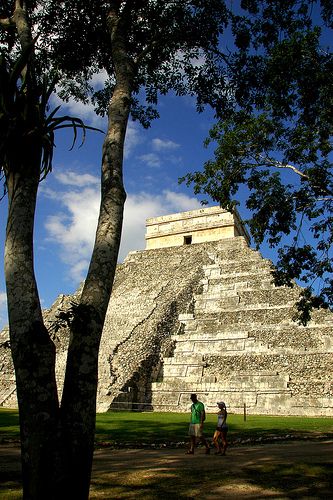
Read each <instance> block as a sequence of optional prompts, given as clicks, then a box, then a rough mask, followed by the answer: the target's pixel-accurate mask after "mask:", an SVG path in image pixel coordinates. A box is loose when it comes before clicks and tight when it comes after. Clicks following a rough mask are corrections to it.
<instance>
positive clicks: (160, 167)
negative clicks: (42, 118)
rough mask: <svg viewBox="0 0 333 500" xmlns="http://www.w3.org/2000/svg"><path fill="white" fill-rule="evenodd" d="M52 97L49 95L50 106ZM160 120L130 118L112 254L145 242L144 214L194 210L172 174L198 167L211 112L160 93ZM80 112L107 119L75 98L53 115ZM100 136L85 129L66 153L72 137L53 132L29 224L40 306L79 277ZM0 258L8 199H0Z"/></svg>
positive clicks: (0, 304)
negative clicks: (145, 122)
mask: <svg viewBox="0 0 333 500" xmlns="http://www.w3.org/2000/svg"><path fill="white" fill-rule="evenodd" d="M57 104H58V100H57V99H56V98H53V102H52V106H54V107H55V106H56V105H57ZM159 111H160V115H161V117H160V119H158V120H155V121H154V122H153V123H152V126H151V128H150V129H148V130H144V129H143V128H142V127H141V126H140V125H139V123H137V122H130V123H129V126H128V131H127V136H126V146H125V161H124V178H125V187H126V191H127V201H126V206H125V217H124V228H123V236H122V243H121V248H120V255H119V260H120V261H122V260H123V259H124V258H125V256H126V255H127V254H128V252H129V251H131V250H140V249H143V248H144V247H145V240H144V235H145V220H146V218H148V217H153V216H158V215H163V214H168V213H174V212H179V211H186V210H191V209H195V208H199V207H200V206H201V205H200V201H199V199H198V198H196V197H195V196H194V195H193V192H192V191H191V189H189V188H187V187H186V186H185V185H178V177H180V176H182V175H184V174H185V173H186V172H188V171H191V170H197V169H199V168H200V167H201V166H202V165H203V163H204V161H205V160H206V159H208V158H209V157H210V155H211V151H209V150H207V149H205V148H204V146H203V141H204V139H205V138H206V137H207V135H208V131H209V129H210V127H211V125H212V124H213V122H214V120H213V115H212V113H211V112H210V111H208V110H207V111H206V112H204V113H202V114H198V113H197V112H196V109H195V100H194V99H192V98H190V97H177V96H175V95H169V96H166V97H164V98H162V100H161V102H160V105H159ZM67 113H68V114H71V115H72V116H79V117H81V118H82V119H83V120H84V121H85V123H86V124H90V125H93V126H97V127H99V128H101V129H103V130H106V119H103V118H100V117H97V116H96V115H95V113H94V111H93V108H92V107H91V106H89V105H87V106H84V105H82V104H79V103H76V102H70V103H68V104H64V103H63V104H62V107H61V110H60V114H67ZM102 142H103V134H101V133H98V132H91V131H88V132H87V138H86V141H85V143H84V144H83V146H82V147H80V148H79V147H78V146H79V142H78V143H77V145H76V146H75V147H74V149H73V150H72V151H69V149H70V147H71V143H72V137H71V135H70V133H69V132H68V131H66V132H63V131H60V133H58V135H57V137H56V148H55V154H54V162H53V165H54V167H53V171H52V172H51V174H49V176H48V177H47V178H46V179H45V180H44V181H43V182H42V183H41V184H40V189H39V196H38V202H37V213H36V223H35V243H34V249H35V271H36V277H37V282H38V287H39V293H40V299H41V302H42V306H43V307H44V308H48V307H50V306H51V304H52V303H53V302H54V300H55V299H56V297H57V296H58V295H59V294H60V293H64V294H68V293H72V292H74V291H75V290H76V289H77V287H78V285H79V284H80V282H81V281H82V280H83V279H84V277H85V274H86V271H87V267H88V263H89V259H90V255H91V250H92V245H93V242H94V233H95V228H96V222H97V215H98V209H99V186H100V179H99V173H100V162H101V150H102ZM0 211H1V217H2V221H3V222H2V224H1V234H0V238H1V258H2V261H3V247H4V236H5V225H6V215H7V201H6V199H3V200H2V201H1V204H0ZM6 321H7V313H6V294H5V281H4V275H3V266H2V268H1V274H0V326H3V325H4V324H5V323H6Z"/></svg>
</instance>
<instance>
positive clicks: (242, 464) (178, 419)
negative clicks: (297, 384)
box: [0, 409, 333, 500]
mask: <svg viewBox="0 0 333 500" xmlns="http://www.w3.org/2000/svg"><path fill="white" fill-rule="evenodd" d="M188 421H189V415H188V414H185V413H132V412H110V413H103V414H98V415H97V422H96V448H97V451H96V454H97V459H96V461H95V462H94V463H95V471H94V472H93V478H92V484H91V494H90V498H91V499H102V498H103V499H108V498H117V499H119V500H121V499H124V500H125V499H127V500H137V499H142V500H156V499H164V498H165V499H168V498H195V497H197V496H200V497H201V498H206V497H205V495H206V493H207V492H210V494H214V496H221V495H222V498H223V495H224V492H226V491H228V492H229V493H230V494H232V497H233V498H240V497H242V496H246V497H247V495H250V496H249V498H268V497H271V496H273V497H275V498H331V497H330V492H332V490H333V475H332V470H333V469H332V460H331V457H332V454H331V453H330V452H329V453H328V454H327V453H326V455H322V454H320V457H321V459H320V460H319V459H317V458H316V457H314V458H311V453H308V450H309V446H315V445H319V444H320V445H321V446H322V445H324V446H327V445H326V444H325V441H321V442H320V443H319V442H317V443H316V442H313V443H312V442H309V443H306V445H305V446H304V442H303V443H302V441H299V442H296V441H295V442H294V443H288V442H286V443H281V444H280V443H279V444H278V445H274V444H272V445H266V446H260V445H252V444H251V446H250V447H246V446H245V447H244V446H230V453H227V457H214V454H213V453H211V456H210V457H208V458H207V457H206V456H205V455H203V451H202V450H198V452H197V453H195V455H194V456H190V457H188V456H186V455H185V453H184V450H183V449H171V448H170V449H162V450H146V449H141V450H140V449H137V448H142V447H143V446H144V445H145V444H146V445H148V446H150V445H152V444H156V445H157V447H158V445H159V444H161V445H162V443H167V444H171V446H172V444H174V446H175V444H177V443H185V442H186V443H187V442H188V437H187V429H188ZM215 422H216V416H215V415H212V414H208V415H207V420H206V423H205V434H206V436H207V437H208V438H210V437H211V436H212V434H213V431H214V428H215ZM228 422H229V429H230V433H229V442H230V444H231V445H232V444H237V442H238V441H242V442H244V443H245V444H246V443H247V441H252V440H256V439H257V440H258V439H260V438H263V439H264V440H265V439H267V440H269V439H270V438H273V437H275V438H276V437H278V438H279V437H280V438H282V440H283V438H285V437H287V436H291V437H300V438H306V437H320V436H327V437H329V438H331V439H332V438H333V418H302V417H268V416H258V415H248V417H247V420H246V421H245V422H244V419H243V416H242V415H234V414H231V415H229V417H228ZM18 423H19V417H18V412H17V411H15V410H7V409H0V444H1V443H3V444H5V443H8V442H9V443H10V442H11V441H14V444H15V446H14V447H13V446H11V445H9V446H7V447H6V446H3V448H2V452H3V456H2V468H1V467H0V498H5V499H6V500H7V499H8V500H19V499H21V498H22V490H21V475H20V467H19V460H18V457H19V453H18V449H17V445H18V443H19V427H18ZM291 445H292V446H294V445H298V446H303V448H302V454H301V456H299V458H297V459H293V458H292V457H293V455H292V454H290V450H291V448H290V446H291ZM104 446H111V447H114V448H117V447H119V448H121V447H122V446H123V447H124V448H126V447H127V448H126V449H124V450H121V449H119V450H118V449H105V450H104V449H102V448H104ZM180 446H182V444H181V445H180ZM329 446H332V445H329ZM98 448H100V449H99V450H98ZM303 449H304V453H303ZM15 450H16V455H15V457H16V458H15V460H14V459H13V453H15ZM249 450H251V452H250V453H249ZM260 450H262V451H260ZM274 450H275V451H274ZM276 450H280V455H281V458H280V459H278V458H277V457H276V456H274V453H276ZM258 453H259V456H257V455H255V454H258ZM260 453H261V455H260ZM320 453H321V452H320ZM98 454H102V455H98ZM152 454H156V456H155V455H152ZM161 454H162V455H161ZM170 455H171V459H169V458H168V457H170ZM98 456H104V462H103V461H102V462H100V463H99V462H98ZM149 457H152V458H149ZM154 457H155V458H154ZM326 457H327V458H326ZM223 459H225V460H224V461H223ZM218 460H220V461H218ZM98 464H99V465H98ZM209 498H212V496H209ZM228 498H229V497H228Z"/></svg>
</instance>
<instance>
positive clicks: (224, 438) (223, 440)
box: [221, 431, 228, 455]
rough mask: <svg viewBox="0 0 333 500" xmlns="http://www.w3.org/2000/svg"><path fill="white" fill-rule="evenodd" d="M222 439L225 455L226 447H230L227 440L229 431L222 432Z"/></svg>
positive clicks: (223, 453)
mask: <svg viewBox="0 0 333 500" xmlns="http://www.w3.org/2000/svg"><path fill="white" fill-rule="evenodd" d="M221 440H222V450H221V451H222V455H225V452H226V449H227V447H228V441H227V433H226V432H225V431H222V432H221Z"/></svg>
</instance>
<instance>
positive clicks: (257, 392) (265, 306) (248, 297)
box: [151, 238, 333, 416]
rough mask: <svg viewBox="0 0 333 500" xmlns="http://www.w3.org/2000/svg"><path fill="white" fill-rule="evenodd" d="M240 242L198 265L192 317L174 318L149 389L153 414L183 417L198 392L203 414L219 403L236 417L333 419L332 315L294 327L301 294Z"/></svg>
mask: <svg viewBox="0 0 333 500" xmlns="http://www.w3.org/2000/svg"><path fill="white" fill-rule="evenodd" d="M239 240H240V239H239V238H235V239H234V240H232V241H229V242H226V241H224V242H223V245H219V246H218V248H217V250H218V251H217V253H216V254H210V257H211V260H212V261H213V263H211V264H209V265H205V266H204V267H203V270H204V278H203V279H202V280H201V286H200V293H199V294H196V295H195V296H194V306H193V312H192V313H190V314H181V315H180V316H179V321H180V322H181V324H182V325H183V328H182V329H180V331H179V334H178V335H174V336H173V337H172V338H173V339H174V340H175V349H174V352H173V355H172V356H171V357H167V358H164V360H163V374H162V377H161V379H160V381H158V382H154V383H152V389H151V403H152V407H153V409H154V410H156V411H167V410H175V409H177V410H178V411H188V408H189V395H190V393H192V392H196V393H197V394H198V397H199V399H201V400H202V401H203V402H204V403H205V404H206V408H207V410H208V411H210V410H211V411H216V401H219V400H221V399H223V400H224V401H226V403H227V405H228V407H229V409H230V410H231V411H233V412H241V411H243V410H244V405H246V410H247V412H249V413H260V414H265V413H269V414H272V413H273V414H274V413H275V414H285V415H289V414H305V415H327V416H331V415H333V402H332V397H331V396H332V395H333V377H332V370H331V369H330V370H326V369H325V368H327V367H328V366H329V363H333V315H332V313H330V312H327V311H325V310H320V311H315V312H314V313H313V319H312V321H311V322H310V324H309V325H308V326H307V327H303V326H298V325H297V323H295V322H294V321H293V320H292V318H293V316H294V314H295V309H294V304H295V301H296V300H297V298H298V296H299V293H300V289H299V288H298V287H295V288H289V287H275V286H274V284H273V283H272V275H271V270H272V265H271V263H270V261H267V260H265V259H263V258H262V257H261V255H260V254H259V253H258V252H256V251H254V250H251V249H250V248H248V247H247V246H244V245H243V244H242V242H241V241H239ZM305 353H306V356H305ZM323 361H324V364H323ZM311 372H312V373H311ZM320 380H321V381H322V382H321V383H320ZM323 380H325V383H324V384H323ZM325 384H326V385H325ZM318 388H319V391H318ZM325 388H326V389H325ZM314 391H315V392H314ZM314 394H315V396H314ZM304 402H306V404H304Z"/></svg>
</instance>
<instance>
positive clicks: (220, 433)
mask: <svg viewBox="0 0 333 500" xmlns="http://www.w3.org/2000/svg"><path fill="white" fill-rule="evenodd" d="M216 404H217V406H218V408H219V411H218V413H217V427H216V430H215V432H214V436H213V443H214V446H215V448H216V450H217V451H216V452H215V455H225V452H226V449H227V446H228V441H227V433H228V426H227V416H228V412H227V408H226V405H225V403H224V401H220V402H219V403H216Z"/></svg>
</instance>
